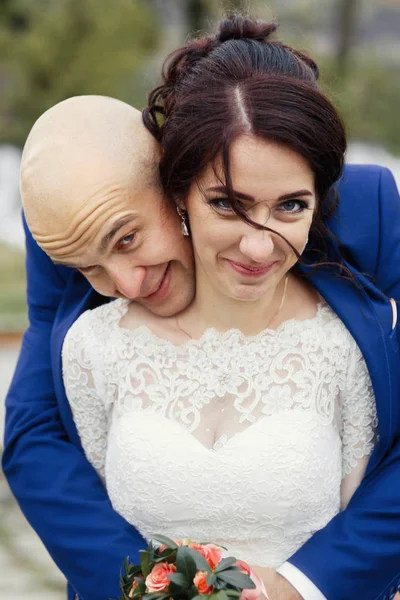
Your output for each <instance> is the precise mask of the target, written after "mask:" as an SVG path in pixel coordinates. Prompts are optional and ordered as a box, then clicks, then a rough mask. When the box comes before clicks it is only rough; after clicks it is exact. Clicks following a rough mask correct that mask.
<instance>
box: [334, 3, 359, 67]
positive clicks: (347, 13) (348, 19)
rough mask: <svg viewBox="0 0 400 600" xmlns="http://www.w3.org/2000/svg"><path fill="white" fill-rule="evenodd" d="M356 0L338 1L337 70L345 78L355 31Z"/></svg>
mask: <svg viewBox="0 0 400 600" xmlns="http://www.w3.org/2000/svg"><path fill="white" fill-rule="evenodd" d="M357 8H358V0H339V10H338V13H339V15H338V48H337V68H338V72H339V74H340V75H342V76H345V75H346V73H347V70H348V66H349V60H350V54H351V49H352V46H353V43H354V39H355V35H356V29H357Z"/></svg>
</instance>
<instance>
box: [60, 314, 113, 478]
mask: <svg viewBox="0 0 400 600" xmlns="http://www.w3.org/2000/svg"><path fill="white" fill-rule="evenodd" d="M103 352H104V344H101V343H99V340H98V339H97V337H96V335H95V333H94V330H93V326H92V311H87V312H86V313H84V314H83V315H81V317H80V318H79V319H78V320H77V321H76V322H75V323H74V324H73V325H72V327H71V329H70V330H69V331H68V333H67V335H66V337H65V341H64V345H63V350H62V361H63V378H64V385H65V391H66V395H67V398H68V401H69V403H70V406H71V410H72V415H73V418H74V421H75V425H76V427H77V430H78V433H79V436H80V439H81V442H82V446H83V449H84V451H85V454H86V457H87V459H88V460H89V461H90V462H91V463H92V465H93V466H94V468H95V469H96V471H97V472H98V473H99V475H100V477H101V478H102V479H103V481H104V465H105V456H106V448H107V432H108V421H109V418H108V412H109V407H107V402H106V382H105V375H104V365H103V364H102V363H103Z"/></svg>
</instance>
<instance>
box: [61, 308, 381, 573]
mask: <svg viewBox="0 0 400 600" xmlns="http://www.w3.org/2000/svg"><path fill="white" fill-rule="evenodd" d="M127 306H128V304H127V301H124V300H116V301H114V302H111V303H109V304H106V305H104V306H101V307H99V308H97V309H95V310H93V311H88V312H86V313H84V314H83V315H82V316H81V317H80V318H79V319H78V320H77V321H76V322H75V324H74V325H73V326H72V328H71V329H70V331H69V332H68V334H67V337H66V339H65V342H64V347H63V372H64V382H65V387H66V392H67V396H68V399H69V402H70V404H71V408H72V412H73V416H74V420H75V423H76V425H77V429H78V432H79V434H80V437H81V440H82V444H83V447H84V450H85V452H86V455H87V457H88V459H89V460H90V461H91V463H92V464H93V465H94V467H95V468H96V469H97V471H98V472H99V474H100V476H101V477H102V478H103V480H104V482H105V485H106V486H107V490H108V493H109V496H110V498H111V501H112V503H113V506H114V508H115V510H117V511H118V512H119V513H120V514H121V515H122V516H124V517H125V519H127V520H128V521H129V522H130V523H132V524H133V525H134V526H135V527H136V528H137V529H138V530H139V531H140V532H141V533H142V534H143V535H144V537H146V538H149V537H151V535H152V534H154V533H164V534H166V535H169V536H172V537H175V538H184V537H190V538H192V539H195V540H197V541H213V542H215V543H219V544H221V545H222V546H225V547H226V548H228V550H229V552H230V553H232V554H235V555H236V556H237V557H239V558H242V559H243V560H247V561H249V562H250V563H252V564H258V565H264V566H272V567H277V566H279V565H280V564H281V563H282V562H284V561H285V560H286V559H287V558H289V557H290V556H291V554H293V552H295V551H296V549H297V548H299V547H300V546H301V545H302V544H303V543H304V542H305V541H306V540H307V539H308V538H309V537H310V536H311V535H312V534H313V533H314V532H315V531H316V530H318V529H320V528H322V527H323V526H324V525H325V524H326V523H327V522H328V521H329V520H330V519H331V518H332V517H333V516H334V515H335V514H336V513H337V512H338V511H339V510H340V507H341V506H342V507H343V506H345V505H346V504H347V502H348V500H349V498H350V497H351V495H352V493H353V491H354V489H355V488H356V487H357V485H358V484H359V482H360V480H361V478H362V475H363V473H364V470H365V467H366V463H367V460H368V456H369V455H370V453H371V451H372V449H373V446H374V442H375V436H376V432H377V421H376V411H375V402H374V397H373V392H372V388H371V383H370V379H369V375H368V372H367V368H366V365H365V363H364V360H363V358H362V355H361V352H360V350H359V349H358V346H357V345H356V343H355V341H354V340H353V338H352V337H351V335H350V333H349V332H348V331H347V329H346V328H345V326H344V325H343V323H342V322H341V321H340V319H339V318H338V317H337V316H336V315H335V314H334V313H333V312H332V310H331V309H330V308H329V307H328V306H327V305H326V304H325V303H323V302H321V303H320V304H319V306H318V310H317V314H316V316H315V317H313V318H311V319H308V320H306V321H296V320H290V321H286V322H285V323H283V324H282V325H281V326H280V327H279V329H277V330H265V331H263V332H261V333H260V334H259V335H257V336H254V337H250V338H248V337H245V336H243V335H242V334H241V333H240V332H239V331H237V330H231V331H228V332H226V333H218V332H217V331H215V330H211V329H210V330H207V331H206V332H205V333H204V335H203V336H202V338H201V339H200V340H193V341H190V342H188V343H186V344H185V345H183V346H175V345H174V344H172V343H171V342H170V341H167V340H163V339H161V338H158V337H156V336H155V335H154V334H153V333H152V332H151V331H150V330H149V329H148V328H146V327H139V328H136V329H124V328H122V327H121V326H120V320H121V318H122V317H123V315H124V314H125V313H126V311H127Z"/></svg>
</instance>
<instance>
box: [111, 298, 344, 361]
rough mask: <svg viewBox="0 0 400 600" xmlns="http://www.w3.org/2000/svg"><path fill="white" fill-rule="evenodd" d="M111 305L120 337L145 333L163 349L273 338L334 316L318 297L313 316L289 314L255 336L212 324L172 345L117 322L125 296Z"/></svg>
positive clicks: (125, 307) (124, 309)
mask: <svg viewBox="0 0 400 600" xmlns="http://www.w3.org/2000/svg"><path fill="white" fill-rule="evenodd" d="M112 304H114V309H115V313H114V314H115V320H114V319H113V320H114V322H115V332H116V334H117V335H118V336H121V337H122V338H124V339H125V340H130V339H131V340H134V339H135V338H137V336H138V335H140V337H141V339H142V340H143V336H145V337H146V338H147V339H148V340H151V341H153V342H155V343H156V344H157V345H158V346H164V347H165V348H170V349H175V350H177V351H179V350H182V349H183V350H187V349H188V348H201V347H202V346H204V345H205V344H209V343H210V342H220V343H222V344H224V343H228V342H233V343H241V345H245V344H251V343H259V342H260V341H262V340H263V339H264V338H266V337H268V338H274V337H276V336H279V335H281V334H282V333H283V332H285V331H286V330H288V329H290V330H291V331H293V330H296V331H298V330H302V329H304V328H308V327H310V326H315V325H318V324H319V323H320V321H321V319H322V317H323V316H324V315H327V314H331V315H334V316H335V317H336V315H335V313H334V312H333V311H332V309H331V308H330V306H329V305H328V304H327V302H326V301H325V300H324V299H323V298H321V297H320V300H319V301H318V303H317V307H316V311H315V314H314V315H313V316H312V317H308V318H307V319H296V318H294V317H292V318H290V319H286V321H283V322H282V323H281V324H280V325H279V326H278V327H277V328H276V329H272V328H266V329H263V330H262V331H260V332H259V333H257V334H255V335H251V336H248V335H245V334H244V333H242V331H240V329H237V328H232V329H228V330H227V331H218V330H217V329H215V328H214V327H209V328H208V329H206V330H205V331H204V332H203V333H202V335H201V336H200V337H199V338H197V339H192V340H186V341H185V342H184V343H182V344H174V342H172V341H171V340H168V339H166V338H163V337H161V336H159V335H157V334H156V333H154V332H153V331H152V330H151V329H150V327H149V326H148V325H139V326H138V327H132V328H129V327H122V326H121V325H120V321H121V319H122V318H123V317H124V316H125V314H126V313H127V311H128V306H129V304H130V301H129V300H126V299H117V300H114V301H113V303H112Z"/></svg>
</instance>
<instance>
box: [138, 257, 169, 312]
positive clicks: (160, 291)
mask: <svg viewBox="0 0 400 600" xmlns="http://www.w3.org/2000/svg"><path fill="white" fill-rule="evenodd" d="M170 282H171V263H170V262H169V263H168V265H167V268H166V269H165V271H164V273H163V276H162V277H161V279H160V281H159V282H158V284H157V286H156V288H155V289H154V291H152V292H151V293H150V294H148V295H147V296H144V297H143V299H144V300H145V301H146V302H151V303H152V302H159V301H160V300H163V299H164V298H165V296H166V295H167V294H168V291H169V286H170Z"/></svg>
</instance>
